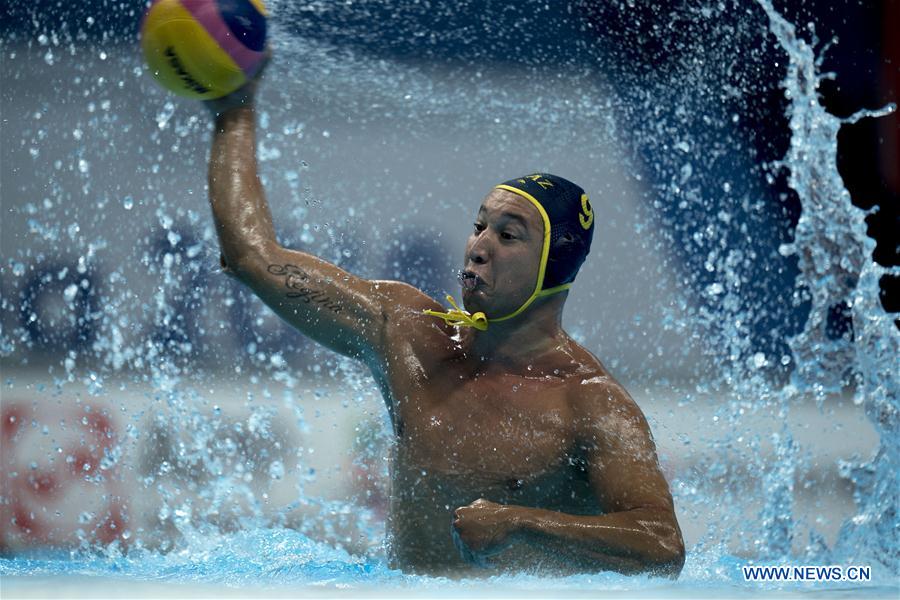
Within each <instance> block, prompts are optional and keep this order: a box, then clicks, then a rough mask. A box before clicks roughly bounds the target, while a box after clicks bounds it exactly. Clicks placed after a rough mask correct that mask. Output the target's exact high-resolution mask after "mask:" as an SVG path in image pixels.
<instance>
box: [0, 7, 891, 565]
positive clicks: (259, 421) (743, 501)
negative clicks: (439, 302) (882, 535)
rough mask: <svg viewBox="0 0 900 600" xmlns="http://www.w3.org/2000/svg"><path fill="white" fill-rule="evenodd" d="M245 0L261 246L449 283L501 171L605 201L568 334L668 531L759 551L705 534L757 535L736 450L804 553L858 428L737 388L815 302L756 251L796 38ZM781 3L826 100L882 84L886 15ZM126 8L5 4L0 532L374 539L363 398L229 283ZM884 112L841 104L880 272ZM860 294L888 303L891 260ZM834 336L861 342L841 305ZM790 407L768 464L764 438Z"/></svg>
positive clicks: (886, 253)
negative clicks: (602, 389)
mask: <svg viewBox="0 0 900 600" xmlns="http://www.w3.org/2000/svg"><path fill="white" fill-rule="evenodd" d="M268 6H269V9H270V17H271V18H270V41H271V44H272V46H273V48H274V61H273V63H272V65H271V66H270V67H269V69H268V72H267V74H266V78H265V81H264V83H263V85H262V90H261V96H260V99H259V103H258V106H259V120H260V135H259V145H258V152H259V160H260V165H261V173H262V178H263V182H264V184H265V187H266V190H267V195H268V198H269V202H270V204H271V208H272V211H273V213H274V216H275V222H276V229H277V230H278V233H279V236H280V239H281V241H282V243H283V244H285V245H287V246H290V247H294V248H299V249H305V250H308V251H310V252H313V253H315V254H317V255H319V256H322V257H323V258H325V259H327V260H331V261H333V262H335V263H337V264H339V265H340V266H342V267H343V268H346V269H348V270H350V271H352V272H354V273H357V274H359V275H362V276H365V277H370V278H390V279H401V280H404V281H408V282H410V283H412V284H414V285H417V286H419V287H420V288H422V289H423V290H425V291H426V292H428V293H429V294H431V295H432V296H434V297H436V298H442V297H443V295H444V294H445V293H454V294H456V293H457V288H456V284H455V283H454V282H455V270H456V269H458V268H460V266H461V264H462V249H463V245H464V242H465V238H466V236H467V235H468V231H469V228H470V226H471V221H472V219H473V217H474V215H475V212H476V210H477V208H478V206H479V204H480V201H481V199H482V198H483V196H484V195H485V194H486V193H487V192H488V191H489V190H490V188H491V187H492V185H493V184H495V183H497V182H499V181H503V180H505V179H509V178H512V177H514V176H518V175H522V174H525V173H528V172H533V171H537V170H546V171H549V172H553V173H557V174H559V175H562V176H564V177H567V178H569V179H572V180H573V181H576V182H578V183H579V184H580V185H582V186H583V187H585V189H586V190H587V191H588V193H589V194H590V195H591V198H592V202H593V204H594V206H595V213H596V214H597V215H598V217H597V228H596V233H595V237H594V245H593V249H592V253H591V256H590V257H589V259H588V261H587V263H586V265H585V267H584V268H583V269H582V272H581V274H580V275H579V278H578V280H577V282H576V284H575V286H574V289H573V292H572V293H571V294H570V299H569V302H568V305H567V314H566V318H565V325H566V328H567V330H568V331H570V333H572V334H573V336H574V337H575V338H576V339H577V340H578V341H580V342H581V343H583V344H584V345H585V346H586V347H587V348H588V349H589V350H590V351H591V352H593V353H594V354H596V355H597V356H598V357H599V358H600V360H601V361H603V362H604V364H606V365H607V366H608V367H609V368H610V370H611V371H612V372H613V374H614V375H615V376H616V377H617V378H618V379H619V380H620V381H622V383H623V384H624V385H625V386H626V388H627V389H629V390H630V391H631V392H632V394H633V395H634V396H635V398H636V399H637V400H638V403H639V404H640V405H641V407H642V408H643V409H644V411H645V413H646V414H647V416H648V418H649V419H650V421H651V425H652V427H653V430H654V435H655V436H656V439H657V443H658V446H659V448H660V455H661V461H662V464H663V467H664V469H665V471H666V474H667V476H668V477H669V480H670V482H671V483H672V486H673V491H674V493H675V495H676V503H677V505H678V509H679V518H680V520H681V522H682V524H683V527H684V529H685V534H686V538H687V541H688V543H689V546H691V547H694V546H695V545H696V544H699V543H701V542H706V543H710V544H712V543H714V542H715V541H718V540H722V539H725V540H726V541H727V543H728V547H729V548H730V549H731V550H732V551H733V552H737V553H743V554H747V555H749V554H754V553H758V552H759V551H760V550H761V548H762V546H764V545H765V540H764V539H763V538H760V537H758V536H754V535H753V533H752V532H751V531H750V530H751V529H752V527H753V526H751V525H747V526H744V525H741V526H740V527H738V528H737V529H734V528H732V531H730V532H729V531H728V530H729V528H730V526H731V525H732V524H734V523H745V522H751V521H758V520H760V518H761V517H760V516H759V515H760V511H762V507H763V505H764V504H765V503H766V498H765V497H764V496H758V497H757V496H754V494H753V493H752V492H748V490H753V489H754V486H757V485H761V484H760V479H761V474H760V472H758V471H757V470H756V467H758V466H760V465H763V464H764V465H769V466H771V465H772V464H777V463H778V462H779V461H784V460H788V461H791V462H792V464H795V465H796V467H797V468H796V472H792V474H791V475H790V477H791V478H792V479H794V480H796V485H794V487H793V490H792V493H793V494H794V498H795V501H796V504H797V508H796V512H795V514H794V516H793V517H792V518H793V519H794V520H795V522H794V523H793V524H792V525H791V527H792V532H793V535H792V536H791V540H792V541H791V542H790V543H791V544H792V545H793V548H794V549H795V550H796V551H803V549H804V548H808V547H809V546H810V545H815V543H818V542H817V541H816V540H822V543H825V544H829V543H831V542H833V541H834V539H835V536H836V535H837V531H838V528H839V526H840V524H841V523H842V522H843V520H844V519H845V518H847V517H848V516H850V515H852V514H853V511H854V505H853V496H852V486H851V485H850V484H849V482H848V481H847V480H846V479H845V478H843V477H842V475H841V472H840V469H839V468H838V461H839V460H860V459H865V458H866V457H868V456H870V455H871V454H872V452H873V450H874V448H875V447H876V444H877V435H876V434H875V433H874V431H873V429H872V427H871V426H870V424H869V422H868V421H867V420H866V417H865V415H864V414H863V411H862V410H861V409H860V407H859V406H858V402H854V399H853V389H854V380H853V377H852V376H851V375H850V374H848V375H846V378H845V381H844V386H843V389H841V390H839V391H837V392H833V393H829V394H827V395H824V396H823V394H810V395H809V396H808V397H805V398H801V400H800V401H798V402H797V403H796V405H795V406H793V407H792V408H791V410H790V411H789V414H787V415H786V414H785V413H784V412H783V411H776V410H772V405H771V404H767V403H766V402H767V401H766V398H764V397H757V398H755V399H751V400H749V401H748V400H747V399H746V397H745V396H742V395H741V393H744V392H746V390H744V392H741V393H738V392H740V390H738V392H735V390H736V389H737V388H741V386H742V385H743V383H742V381H741V378H742V377H743V376H744V375H747V374H748V373H751V374H752V376H753V377H754V378H758V380H759V382H762V383H761V384H760V385H762V388H759V386H757V387H756V388H754V389H763V390H769V391H772V390H777V389H779V386H781V385H783V384H784V383H785V382H787V381H788V380H789V378H790V376H791V372H792V369H793V364H792V362H791V359H790V349H789V348H788V340H789V339H790V337H791V336H792V335H794V334H796V333H797V332H798V331H799V330H800V329H801V328H802V326H803V323H804V321H805V319H806V316H807V313H808V311H809V299H808V298H806V297H805V296H804V293H803V291H802V290H798V288H797V287H795V285H794V281H795V278H796V276H797V264H796V258H795V257H792V256H788V255H785V254H784V253H783V252H780V251H779V249H780V248H781V247H782V245H783V244H785V243H787V242H789V241H790V240H791V239H792V236H793V229H794V227H795V226H796V223H797V220H798V218H799V216H800V214H801V210H800V202H799V199H798V198H797V197H796V194H795V193H794V192H793V191H792V190H791V189H790V188H789V187H788V180H787V171H786V169H784V168H783V165H781V164H780V161H781V159H782V158H783V157H784V155H785V153H786V151H787V147H788V143H789V140H790V130H789V129H788V126H787V119H786V117H785V111H786V108H787V106H788V99H786V98H785V94H784V89H783V88H782V87H781V85H780V82H781V81H782V79H783V78H784V67H785V55H784V53H783V52H782V51H781V50H780V49H779V48H778V47H777V46H776V45H775V43H774V40H773V38H772V37H771V36H770V35H768V29H767V21H766V17H765V14H764V13H763V11H762V10H761V9H760V8H759V6H758V5H756V4H755V3H753V2H749V1H722V2H708V1H701V0H664V1H662V2H654V3H636V2H632V1H630V0H627V1H621V2H618V1H608V2H605V1H593V0H579V1H573V2H568V1H561V2H552V3H543V2H534V1H531V0H529V1H526V2H492V1H488V0H469V1H465V2H455V3H452V6H451V5H447V6H445V5H442V4H439V3H428V2H415V1H412V0H408V1H407V0H393V1H388V0H373V1H370V2H359V3H332V2H296V3H294V2H272V3H270V4H269V5H268ZM775 6H776V8H777V9H778V10H780V11H782V13H783V14H784V15H785V17H786V18H787V19H788V20H790V21H791V22H792V23H794V24H795V25H796V26H797V29H798V32H799V33H800V35H802V36H804V37H805V38H807V39H809V40H811V41H812V42H813V43H814V45H815V47H816V48H817V49H819V51H820V52H821V56H822V66H821V70H822V72H831V73H833V77H830V78H826V79H824V80H823V81H822V84H821V87H820V93H821V103H822V104H823V105H824V106H825V107H826V108H827V110H828V111H830V112H831V113H833V114H835V115H838V116H842V117H843V116H849V115H851V114H852V113H854V112H855V111H857V110H859V109H861V108H872V109H875V108H880V107H882V106H885V105H886V104H887V103H889V102H896V101H897V90H898V78H900V69H898V67H900V50H898V43H900V42H898V39H897V36H896V35H894V33H895V29H896V23H898V22H900V3H898V2H897V1H865V2H856V1H851V0H836V1H833V0H829V1H824V0H821V1H798V0H789V1H786V2H776V4H775ZM145 7H146V4H145V3H143V2H131V1H127V0H126V1H115V2H113V1H97V2H92V3H63V4H59V3H56V2H50V1H49V0H35V1H34V2H30V3H6V4H4V6H3V7H2V8H0V11H3V13H2V15H0V33H2V62H0V78H2V79H0V81H2V90H0V99H2V106H0V112H2V114H0V119H2V123H0V125H2V144H0V200H2V210H3V217H2V225H0V227H2V231H0V233H2V239H0V250H2V263H0V285H2V288H0V291H2V306H0V319H2V335H0V360H2V363H0V366H2V370H3V389H2V392H0V393H2V406H3V408H2V410H3V413H2V424H3V430H2V435H3V437H2V449H3V459H2V460H3V468H4V477H3V490H4V491H3V492H2V502H0V550H2V552H3V553H4V554H6V555H14V554H17V553H22V552H25V551H30V550H34V549H35V548H44V547H48V546H54V547H66V548H68V547H77V546H88V545H90V544H93V543H95V542H97V541H100V542H104V543H111V542H115V543H116V544H120V545H122V546H123V547H127V546H133V545H138V546H146V547H153V548H160V549H162V550H168V549H171V548H172V547H173V545H174V544H177V541H178V539H179V537H180V536H184V535H188V534H189V532H192V531H198V530H202V529H203V527H216V528H220V529H224V530H234V529H239V528H241V527H246V526H247V523H250V522H254V523H256V522H259V521H260V520H262V521H263V522H265V523H271V524H277V525H285V526H288V527H293V528H297V529H300V530H302V531H304V532H308V533H310V534H311V535H315V536H318V537H321V538H323V539H328V540H331V541H333V542H334V543H337V544H340V545H343V546H344V547H346V548H348V549H350V550H351V551H353V552H360V553H378V552H380V551H381V550H380V544H381V536H380V532H381V531H382V529H383V516H384V511H385V509H386V504H385V501H386V498H387V494H388V491H387V487H386V460H387V458H386V457H387V448H388V446H389V443H390V435H389V432H388V429H387V425H386V414H385V412H384V409H383V406H382V402H381V399H380V396H379V395H378V393H377V390H376V388H375V386H374V384H373V382H372V381H371V379H370V378H369V376H368V374H367V373H365V372H364V371H363V370H362V369H361V368H360V367H359V366H358V365H355V364H353V363H352V362H350V361H347V360H344V359H341V358H339V357H336V356H334V355H332V354H330V353H328V352H327V351H325V350H323V349H321V348H319V347H317V346H315V345H313V344H311V343H310V342H309V341H308V340H306V339H304V338H303V337H302V336H301V335H299V334H297V333H296V332H294V331H292V330H290V329H289V328H288V327H286V326H285V325H284V324H283V323H281V322H280V321H278V320H277V318H276V317H274V316H273V315H271V314H270V313H269V312H268V311H267V310H266V309H265V308H264V307H263V306H262V305H261V303H259V302H258V301H257V300H256V299H255V298H253V296H252V295H251V294H250V293H248V291H247V290H245V289H243V288H242V287H241V286H240V285H239V284H237V283H235V282H233V281H231V280H229V279H227V278H226V277H225V276H224V275H223V274H222V273H221V272H220V269H219V267H218V249H217V243H216V239H215V235H214V230H213V228H212V222H211V218H210V213H209V208H208V206H207V200H206V160H207V155H208V147H209V139H210V131H209V128H210V125H209V118H208V116H207V115H206V114H205V111H204V109H203V107H202V106H201V105H199V104H198V103H196V102H190V101H186V100H182V99H178V98H176V97H174V96H172V95H169V94H168V93H166V92H165V91H163V90H162V89H159V88H158V87H157V86H156V85H155V83H154V82H153V81H152V78H151V77H150V76H149V74H148V73H147V72H146V69H145V67H144V66H143V63H142V60H141V57H140V50H139V46H138V37H137V27H138V20H139V18H140V15H141V14H142V13H143V11H144V10H145ZM825 46H828V48H827V49H824V47H825ZM898 131H900V122H898V116H897V112H894V113H892V114H890V115H888V116H884V117H880V118H878V119H862V120H860V121H858V122H857V123H855V124H852V125H846V126H844V127H843V128H842V129H841V132H840V136H839V139H838V146H837V167H838V169H839V171H840V174H841V176H842V177H843V180H844V182H845V184H846V187H847V189H848V190H849V192H850V194H851V197H852V200H853V203H854V205H856V206H857V207H859V208H860V210H870V211H871V212H870V213H869V215H868V216H867V217H866V222H867V225H868V232H869V235H870V236H871V237H872V238H873V239H874V240H875V241H876V246H875V248H874V255H873V257H874V259H875V260H876V261H877V262H878V263H880V264H882V265H885V266H892V265H900V253H898V231H900V216H898V210H900V204H898V194H900V137H898ZM875 209H877V210H875ZM732 250H737V251H738V252H734V251H732ZM733 275H736V276H737V277H738V278H739V279H740V281H742V282H743V283H744V285H743V287H742V288H741V289H740V292H739V293H737V294H729V293H727V291H726V289H727V288H728V283H727V281H728V277H730V276H733ZM880 288H881V302H882V305H883V308H884V309H885V310H886V311H889V312H891V313H897V312H900V291H898V282H897V278H891V277H889V276H885V277H883V278H882V279H881V281H880ZM729 303H731V304H729ZM732 326H733V327H732ZM828 326H829V331H830V332H831V333H830V335H833V337H834V339H844V338H846V339H848V340H849V339H852V336H853V332H852V321H851V320H850V310H849V307H848V306H847V304H846V303H841V302H838V303H836V304H835V305H834V306H833V307H832V308H831V309H830V311H829V323H828ZM726 340H728V343H725V341H726ZM748 377H749V376H748ZM764 395H765V394H763V396H764ZM729 398H730V399H731V400H728V399H729ZM734 398H737V402H736V403H735V401H734ZM722 411H727V412H728V417H727V418H726V417H725V416H724V415H723V412H722ZM720 417H721V418H720ZM785 422H787V423H789V426H790V430H791V431H792V432H793V435H794V439H795V441H796V444H797V448H798V450H797V453H796V454H794V455H792V456H791V457H787V458H785V457H784V456H776V455H774V454H773V447H774V446H775V445H777V444H775V443H773V442H772V438H771V435H770V434H771V433H772V432H775V431H780V430H781V429H782V427H783V425H784V423H785ZM723 447H727V448H728V450H727V452H726V451H723V450H722V448H723ZM737 499H739V500H740V501H738V500H737ZM714 521H715V522H716V524H715V525H711V523H712V522H714ZM745 527H746V529H745ZM811 532H812V534H811ZM763 537H764V536H763ZM761 539H762V541H761Z"/></svg>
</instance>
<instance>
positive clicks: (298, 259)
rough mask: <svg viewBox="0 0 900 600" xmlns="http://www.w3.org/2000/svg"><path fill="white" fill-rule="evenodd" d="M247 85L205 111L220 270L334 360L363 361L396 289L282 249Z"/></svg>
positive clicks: (375, 346) (376, 345) (377, 340)
mask: <svg viewBox="0 0 900 600" xmlns="http://www.w3.org/2000/svg"><path fill="white" fill-rule="evenodd" d="M255 85H256V82H255V81H254V82H252V83H251V84H249V85H248V86H246V88H244V89H242V90H240V91H239V92H236V93H235V94H232V95H231V96H229V97H226V98H225V99H222V100H218V101H213V102H210V103H208V107H209V108H210V110H211V112H212V113H213V115H214V118H215V130H214V132H213V139H212V152H211V155H210V160H209V199H210V204H211V206H212V213H213V218H214V220H215V224H216V231H217V233H218V237H219V244H220V247H221V260H222V266H223V268H224V269H225V270H226V272H228V273H229V274H231V275H233V276H234V277H236V278H237V279H239V280H240V281H242V282H243V283H245V284H246V285H248V286H249V287H250V288H251V289H252V290H253V291H254V292H255V293H256V295H257V296H259V297H260V298H261V299H262V300H263V301H264V302H265V303H266V304H267V305H269V306H270V307H271V308H272V309H273V310H274V311H275V312H276V313H278V314H279V315H280V316H281V317H282V318H283V319H284V320H286V321H287V322H288V323H290V324H291V325H293V326H294V327H296V328H297V329H299V330H300V331H301V332H303V333H304V334H305V335H307V336H309V337H310V338H312V339H314V340H316V341H317V342H320V343H322V344H324V345H326V346H327V347H329V348H331V349H332V350H335V351H337V352H339V353H341V354H344V355H347V356H352V357H354V358H361V359H369V358H371V357H372V353H373V352H378V351H379V350H380V349H381V348H380V344H381V343H382V340H383V339H384V335H383V333H384V331H383V330H384V327H385V322H386V320H387V316H386V313H385V309H386V307H387V306H389V305H392V304H391V303H392V302H396V301H397V298H396V296H397V295H398V288H399V287H400V286H402V287H405V288H408V289H407V290H402V291H403V292H404V293H405V294H404V295H405V296H406V298H408V299H409V297H410V296H415V292H416V290H413V289H412V288H409V286H404V285H403V284H400V283H398V282H378V281H368V280H364V279H361V278H359V277H356V276H354V275H351V274H350V273H347V272H346V271H344V270H342V269H340V268H338V267H337V266H335V265H333V264H331V263H328V262H326V261H324V260H321V259H319V258H317V257H315V256H313V255H311V254H308V253H305V252H297V251H293V250H288V249H286V248H283V247H281V246H280V245H279V244H278V241H277V240H276V237H275V228H274V226H273V223H272V215H271V213H270V211H269V206H268V204H267V202H266V198H265V193H264V191H263V187H262V184H261V183H260V180H259V175H258V172H257V162H256V111H255V108H254V91H255V90H254V88H255Z"/></svg>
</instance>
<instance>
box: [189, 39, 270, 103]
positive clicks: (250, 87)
mask: <svg viewBox="0 0 900 600" xmlns="http://www.w3.org/2000/svg"><path fill="white" fill-rule="evenodd" d="M271 60H272V48H271V47H266V56H265V58H263V62H262V64H261V65H260V66H259V70H258V71H256V74H255V75H254V76H253V79H251V80H250V81H248V82H247V83H245V84H244V85H243V86H241V87H239V88H238V89H236V90H235V91H233V92H231V93H230V94H228V95H227V96H222V97H221V98H216V99H214V100H206V101H205V102H204V103H203V104H204V105H205V106H206V108H208V109H209V112H210V113H212V116H213V118H215V117H218V116H219V115H222V114H225V113H226V112H228V111H229V110H231V109H232V108H239V107H251V108H252V107H253V101H254V99H255V98H256V88H257V87H258V86H259V80H260V79H262V76H263V72H264V71H265V70H266V67H267V66H268V65H269V62H271Z"/></svg>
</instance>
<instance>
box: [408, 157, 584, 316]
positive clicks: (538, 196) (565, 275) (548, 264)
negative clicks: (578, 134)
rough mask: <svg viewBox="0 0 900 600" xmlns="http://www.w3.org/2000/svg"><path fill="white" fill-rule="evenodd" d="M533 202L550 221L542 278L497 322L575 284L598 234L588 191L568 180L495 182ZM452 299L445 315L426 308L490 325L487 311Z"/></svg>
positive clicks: (542, 176)
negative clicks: (462, 305) (473, 310)
mask: <svg viewBox="0 0 900 600" xmlns="http://www.w3.org/2000/svg"><path fill="white" fill-rule="evenodd" d="M495 189H502V190H506V191H508V192H512V193H514V194H517V195H518V196H521V197H522V198H524V199H526V200H528V201H529V202H531V203H532V205H534V207H535V208H537V210H538V212H539V213H540V214H541V220H542V221H543V222H544V236H543V237H544V241H543V246H542V248H541V262H540V265H539V266H538V275H537V281H536V282H535V286H534V291H533V292H532V294H531V296H529V298H528V300H526V301H525V302H524V303H523V304H522V306H520V307H519V308H518V309H516V310H515V311H514V312H512V313H510V314H508V315H506V316H503V317H498V318H492V319H490V321H491V322H496V321H505V320H507V319H512V318H513V317H515V316H517V315H519V314H521V313H522V312H523V311H524V310H525V309H526V308H528V307H529V306H530V305H531V303H532V302H534V301H535V300H536V299H537V298H540V297H542V296H549V295H551V294H555V293H557V292H562V291H564V290H567V289H569V288H570V287H571V284H572V281H574V280H575V275H576V274H577V273H578V269H580V268H581V265H582V264H583V263H584V259H585V258H587V255H588V252H590V249H591V240H592V239H593V237H594V211H593V208H592V207H591V201H590V199H589V198H588V196H587V194H585V193H584V190H583V189H582V188H581V187H580V186H577V185H575V184H574V183H572V182H571V181H569V180H567V179H563V178H562V177H559V176H557V175H550V174H549V173H532V174H531V175H525V176H524V177H519V178H517V179H510V180H509V181H506V182H504V183H501V184H499V185H497V186H495ZM447 300H448V301H449V302H450V304H451V305H452V306H453V309H451V310H448V311H447V312H445V313H443V312H440V311H434V310H426V311H425V314H428V315H431V316H434V317H440V318H442V319H444V320H445V321H446V322H447V323H449V324H450V325H455V326H465V327H475V328H476V329H480V330H482V331H484V330H486V329H487V326H488V321H489V320H488V318H487V316H486V315H485V314H484V313H483V312H477V313H475V314H474V315H473V314H470V313H469V312H467V311H464V310H461V309H460V308H459V307H458V306H457V305H456V303H455V302H454V301H453V297H452V296H449V295H448V296H447Z"/></svg>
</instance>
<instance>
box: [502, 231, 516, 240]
mask: <svg viewBox="0 0 900 600" xmlns="http://www.w3.org/2000/svg"><path fill="white" fill-rule="evenodd" d="M500 237H501V238H503V239H504V240H514V239H516V236H514V235H513V234H511V233H510V232H508V231H504V232H503V233H501V234H500Z"/></svg>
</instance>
